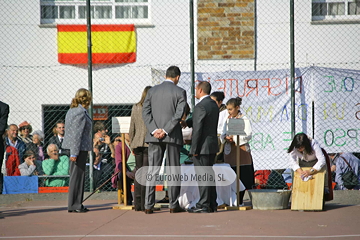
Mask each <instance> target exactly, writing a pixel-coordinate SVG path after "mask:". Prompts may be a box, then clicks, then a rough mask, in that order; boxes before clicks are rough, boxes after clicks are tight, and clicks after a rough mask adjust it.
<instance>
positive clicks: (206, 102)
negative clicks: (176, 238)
mask: <svg viewBox="0 0 360 240" xmlns="http://www.w3.org/2000/svg"><path fill="white" fill-rule="evenodd" d="M210 92H211V85H210V83H208V82H200V83H199V84H198V85H197V86H196V95H195V97H196V98H197V99H199V100H200V102H199V103H198V104H197V105H196V106H195V108H194V112H193V115H192V119H189V120H188V121H187V124H188V125H189V127H191V126H192V128H193V132H192V139H191V148H190V154H191V155H193V162H194V166H195V172H196V174H197V175H203V174H205V173H207V174H209V176H211V175H212V176H214V177H215V174H214V171H213V170H212V168H211V166H212V165H213V163H214V159H215V156H216V153H217V152H218V149H219V147H218V139H217V125H218V119H219V108H218V106H217V104H216V102H215V101H214V100H212V99H211V98H210V96H209V94H210ZM203 167H206V168H203ZM198 184H199V194H200V200H199V202H198V203H197V204H196V208H195V209H189V212H191V213H208V212H215V211H217V203H216V186H215V185H214V183H210V182H204V183H201V182H199V183H198Z"/></svg>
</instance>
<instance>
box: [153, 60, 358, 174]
mask: <svg viewBox="0 0 360 240" xmlns="http://www.w3.org/2000/svg"><path fill="white" fill-rule="evenodd" d="M164 76H165V70H159V69H152V78H153V84H159V83H161V82H162V81H163V80H164ZM195 81H196V82H197V81H209V82H210V83H211V86H212V92H214V91H223V92H224V94H225V99H224V103H226V102H227V100H229V99H230V98H234V97H241V98H242V105H241V111H242V113H243V114H245V115H246V116H247V117H248V118H249V119H250V121H251V126H252V140H251V142H250V146H251V151H252V156H253V160H254V166H255V169H283V168H287V167H288V159H289V156H288V154H287V148H288V147H289V145H290V143H291V140H292V139H291V112H292V111H295V126H296V133H298V132H305V133H307V134H308V135H309V136H311V137H314V139H315V140H317V141H318V142H319V143H320V145H321V146H322V147H323V148H324V149H325V150H326V151H327V152H344V151H348V152H359V151H360V148H359V146H360V71H356V70H346V69H331V68H319V67H308V68H299V69H296V71H295V109H292V108H291V91H290V89H291V79H290V72H289V69H280V70H270V71H225V72H204V73H199V72H198V73H196V75H195ZM195 85H196V83H195ZM178 86H180V87H182V88H184V89H185V90H186V92H187V97H188V102H189V104H190V103H191V76H190V73H182V74H181V78H180V81H179V84H178ZM190 105H191V104H190Z"/></svg>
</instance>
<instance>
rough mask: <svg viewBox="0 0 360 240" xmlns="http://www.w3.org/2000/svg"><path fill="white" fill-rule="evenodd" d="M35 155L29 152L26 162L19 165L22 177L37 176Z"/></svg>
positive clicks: (25, 157)
mask: <svg viewBox="0 0 360 240" xmlns="http://www.w3.org/2000/svg"><path fill="white" fill-rule="evenodd" d="M34 161H35V153H34V152H33V151H31V150H28V151H26V152H25V154H24V162H23V163H22V164H20V165H19V170H20V174H21V176H32V175H37V172H36V170H35V169H36V165H35V162H34Z"/></svg>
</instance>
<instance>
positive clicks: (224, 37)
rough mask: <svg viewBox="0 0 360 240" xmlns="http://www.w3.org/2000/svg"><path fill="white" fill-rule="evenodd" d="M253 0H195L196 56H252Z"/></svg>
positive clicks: (200, 57)
mask: <svg viewBox="0 0 360 240" xmlns="http://www.w3.org/2000/svg"><path fill="white" fill-rule="evenodd" d="M254 11H255V6H254V0H198V19H197V20H198V26H197V27H198V28H197V31H198V32H197V40H198V41H197V42H198V59H199V60H220V59H252V58H254V56H255V31H254V26H255V25H254V17H255V13H254Z"/></svg>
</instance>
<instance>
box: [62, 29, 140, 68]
mask: <svg viewBox="0 0 360 240" xmlns="http://www.w3.org/2000/svg"><path fill="white" fill-rule="evenodd" d="M57 30H58V61H59V63H64V64H86V63H87V62H88V57H87V50H88V49H87V28H86V25H57ZM91 41H92V62H93V63H94V64H113V63H133V62H135V61H136V34H135V26H134V25H133V24H129V25H92V26H91Z"/></svg>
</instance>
